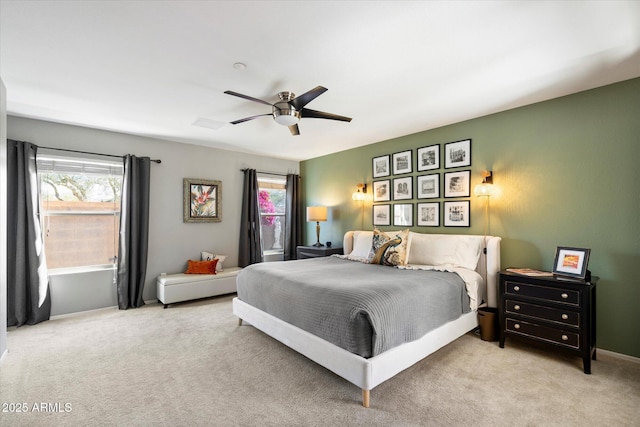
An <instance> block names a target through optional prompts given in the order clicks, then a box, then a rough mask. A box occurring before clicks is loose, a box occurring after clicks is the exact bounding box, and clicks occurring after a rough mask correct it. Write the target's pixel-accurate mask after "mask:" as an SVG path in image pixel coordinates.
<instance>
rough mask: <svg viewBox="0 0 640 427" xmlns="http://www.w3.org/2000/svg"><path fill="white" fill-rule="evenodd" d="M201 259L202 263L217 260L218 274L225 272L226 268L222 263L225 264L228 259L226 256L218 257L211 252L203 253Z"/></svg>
mask: <svg viewBox="0 0 640 427" xmlns="http://www.w3.org/2000/svg"><path fill="white" fill-rule="evenodd" d="M200 257H201V259H202V261H213V260H214V259H217V260H218V263H217V264H216V273H217V272H220V271H224V268H223V267H222V263H223V262H224V260H225V259H227V257H226V256H225V255H216V254H213V253H211V252H201V253H200Z"/></svg>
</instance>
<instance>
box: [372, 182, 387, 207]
mask: <svg viewBox="0 0 640 427" xmlns="http://www.w3.org/2000/svg"><path fill="white" fill-rule="evenodd" d="M389 200H391V180H388V179H385V180H383V181H373V201H374V202H388V201H389Z"/></svg>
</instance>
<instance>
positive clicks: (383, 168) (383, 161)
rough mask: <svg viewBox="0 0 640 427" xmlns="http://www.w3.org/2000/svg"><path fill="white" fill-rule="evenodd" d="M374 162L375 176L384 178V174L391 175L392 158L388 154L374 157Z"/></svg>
mask: <svg viewBox="0 0 640 427" xmlns="http://www.w3.org/2000/svg"><path fill="white" fill-rule="evenodd" d="M372 163H373V165H372V167H373V169H372V176H373V177H374V178H382V177H383V176H389V175H391V160H390V156H389V155H388V154H387V155H384V156H378V157H374V158H373V160H372Z"/></svg>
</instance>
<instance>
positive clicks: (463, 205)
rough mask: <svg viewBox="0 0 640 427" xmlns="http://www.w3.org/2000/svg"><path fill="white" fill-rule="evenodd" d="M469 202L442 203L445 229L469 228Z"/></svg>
mask: <svg viewBox="0 0 640 427" xmlns="http://www.w3.org/2000/svg"><path fill="white" fill-rule="evenodd" d="M469 206H470V202H469V200H458V201H455V202H444V209H443V217H444V221H443V222H444V226H445V227H471V217H470V209H469Z"/></svg>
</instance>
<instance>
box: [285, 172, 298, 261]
mask: <svg viewBox="0 0 640 427" xmlns="http://www.w3.org/2000/svg"><path fill="white" fill-rule="evenodd" d="M286 203H287V204H286V225H285V227H284V260H285V261H288V260H291V259H296V258H297V254H296V248H297V247H298V246H300V245H301V244H302V207H301V205H300V175H295V174H291V173H290V174H287V201H286Z"/></svg>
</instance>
